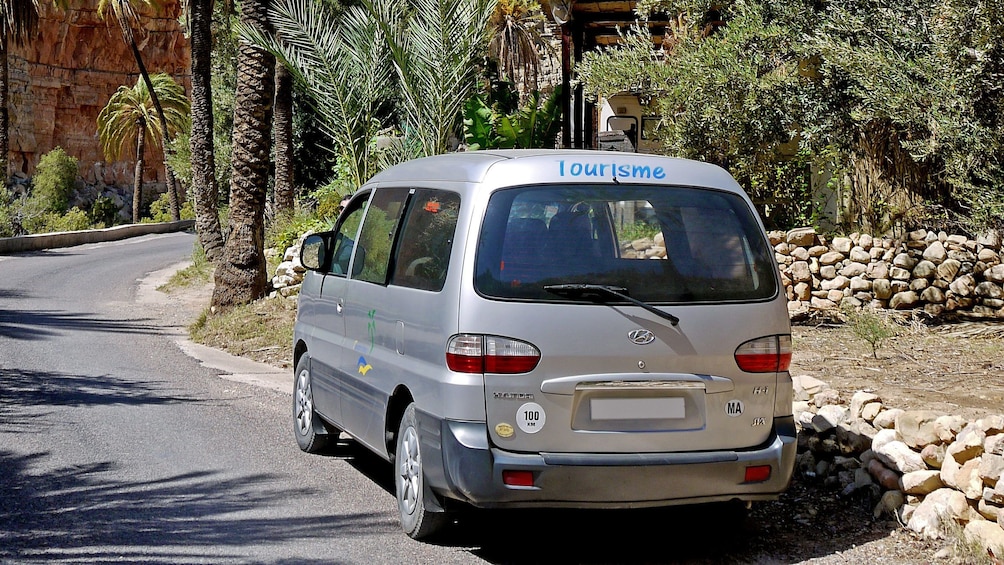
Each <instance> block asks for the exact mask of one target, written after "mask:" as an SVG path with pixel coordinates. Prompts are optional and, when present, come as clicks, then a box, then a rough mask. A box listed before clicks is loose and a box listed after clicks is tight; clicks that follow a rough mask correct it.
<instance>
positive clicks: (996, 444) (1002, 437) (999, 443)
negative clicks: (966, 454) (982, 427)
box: [983, 434, 1004, 455]
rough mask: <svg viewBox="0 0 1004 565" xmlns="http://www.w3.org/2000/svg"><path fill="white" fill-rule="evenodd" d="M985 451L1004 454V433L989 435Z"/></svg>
mask: <svg viewBox="0 0 1004 565" xmlns="http://www.w3.org/2000/svg"><path fill="white" fill-rule="evenodd" d="M983 451H984V452H986V453H990V454H993V455H1004V434H997V435H992V436H988V437H987V440H986V442H985V443H984V444H983Z"/></svg>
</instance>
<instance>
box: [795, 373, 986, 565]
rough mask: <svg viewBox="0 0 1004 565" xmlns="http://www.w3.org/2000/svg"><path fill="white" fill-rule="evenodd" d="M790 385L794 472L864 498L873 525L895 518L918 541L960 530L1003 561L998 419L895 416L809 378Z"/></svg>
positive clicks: (877, 400) (877, 401)
mask: <svg viewBox="0 0 1004 565" xmlns="http://www.w3.org/2000/svg"><path fill="white" fill-rule="evenodd" d="M793 381H794V385H795V386H794V391H795V401H794V405H793V409H794V414H795V421H796V424H797V426H798V428H799V434H798V442H799V456H798V460H797V463H796V465H797V467H796V472H798V473H801V475H802V476H804V477H806V478H807V479H809V480H817V481H821V482H822V483H823V484H824V485H828V486H830V487H831V488H833V489H839V490H840V492H841V495H843V496H852V495H854V494H855V493H859V492H862V491H863V492H865V493H866V495H867V496H871V497H872V498H873V499H874V500H876V501H878V503H877V505H876V506H875V510H874V513H875V516H876V517H878V516H880V515H882V514H883V513H890V514H895V515H896V516H898V517H899V518H900V520H901V521H902V523H903V524H905V525H906V527H907V528H909V529H911V530H913V531H915V532H917V533H918V534H920V535H922V536H925V537H928V538H932V539H937V538H942V537H946V535H947V534H948V533H949V532H952V531H955V527H961V528H962V529H963V531H964V532H965V534H966V535H967V536H968V537H970V538H971V539H974V540H976V541H978V542H979V543H980V544H981V545H982V546H983V547H984V548H986V549H989V550H990V551H992V552H993V554H994V555H997V556H1004V480H1001V479H1002V476H1004V415H993V416H988V417H984V418H980V419H976V420H971V421H967V420H965V419H964V418H962V417H961V416H954V415H950V414H941V413H938V412H933V411H928V410H911V411H904V410H901V409H898V408H894V407H890V406H886V405H885V404H884V403H883V402H882V398H881V397H879V396H878V395H876V394H873V393H870V392H865V391H858V392H856V393H854V394H853V395H852V396H851V397H850V398H849V399H847V398H844V397H842V395H841V393H839V392H838V391H835V390H833V389H831V388H830V387H829V386H828V385H827V384H826V383H824V382H822V381H819V380H817V379H814V378H812V377H809V376H796V377H794V378H793Z"/></svg>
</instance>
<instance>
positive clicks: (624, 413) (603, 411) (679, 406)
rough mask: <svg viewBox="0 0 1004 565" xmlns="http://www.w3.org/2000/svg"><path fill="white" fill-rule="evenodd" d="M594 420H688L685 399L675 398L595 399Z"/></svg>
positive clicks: (592, 413) (590, 405) (591, 407)
mask: <svg viewBox="0 0 1004 565" xmlns="http://www.w3.org/2000/svg"><path fill="white" fill-rule="evenodd" d="M589 410H590V412H591V415H592V419H593V420H667V419H677V418H686V417H687V414H686V409H685V408H684V399H683V398H680V397H675V398H665V397H664V398H593V399H590V401H589Z"/></svg>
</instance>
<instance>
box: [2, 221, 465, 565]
mask: <svg viewBox="0 0 1004 565" xmlns="http://www.w3.org/2000/svg"><path fill="white" fill-rule="evenodd" d="M193 242H194V237H193V236H192V235H190V234H170V235H157V236H144V237H141V238H135V239H130V240H125V241H121V242H115V243H103V244H93V245H85V246H79V247H74V248H68V249H61V250H52V251H45V252H37V253H29V254H22V255H15V256H7V257H0V562H4V563H29V562H47V563H52V562H56V563H103V562H111V561H115V562H127V563H130V562H131V563H408V562H414V563H472V562H482V560H481V559H479V558H478V557H477V556H475V555H474V554H473V553H472V552H471V549H472V548H470V547H467V546H463V545H458V544H449V545H428V544H421V543H418V542H414V541H412V540H411V539H409V538H408V537H407V536H405V535H404V534H403V533H402V532H401V530H400V526H399V525H398V523H397V518H396V514H395V502H394V497H393V495H391V494H390V493H389V492H388V491H387V486H388V485H392V483H390V482H389V481H390V473H391V468H390V466H389V465H388V464H386V463H382V462H381V461H380V460H378V459H376V458H373V457H370V456H367V455H366V454H365V453H362V452H361V451H360V450H359V449H358V448H356V447H355V446H354V445H353V444H351V443H346V444H345V445H342V446H341V447H340V448H339V449H337V450H336V451H335V453H334V454H333V455H332V456H330V457H318V456H309V455H306V454H304V453H301V452H300V451H299V449H298V448H297V447H296V443H295V441H294V439H293V436H292V432H291V430H290V426H291V416H290V414H289V411H290V408H289V407H290V395H289V393H288V392H278V391H274V390H270V389H267V388H262V387H259V386H252V385H247V384H244V383H240V382H234V381H232V380H225V379H221V378H218V376H217V375H218V374H219V371H217V370H213V369H209V368H206V367H204V366H202V365H201V364H200V363H199V362H198V361H197V360H195V359H193V358H191V357H189V356H187V355H186V354H184V353H183V352H182V350H181V349H179V347H178V345H177V344H176V343H175V339H176V337H177V336H178V334H179V333H180V332H181V330H182V328H181V327H177V326H171V325H166V326H165V325H164V324H163V323H162V320H163V319H164V318H165V316H164V314H165V312H162V311H159V310H158V305H156V304H150V303H146V302H143V301H138V300H137V298H138V297H137V293H138V292H139V290H138V288H139V284H138V280H139V279H141V278H143V277H144V276H146V275H147V274H148V273H150V272H153V271H156V270H159V269H163V268H164V267H167V266H169V265H172V264H177V263H179V262H182V261H185V260H186V258H188V257H190V256H191V251H192V245H193ZM168 317H169V316H168ZM289 379H290V382H292V375H291V374H290V377H289ZM290 388H291V387H290Z"/></svg>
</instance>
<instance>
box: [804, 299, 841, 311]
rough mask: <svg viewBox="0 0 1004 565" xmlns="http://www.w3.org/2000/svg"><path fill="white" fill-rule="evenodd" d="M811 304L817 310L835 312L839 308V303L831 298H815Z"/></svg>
mask: <svg viewBox="0 0 1004 565" xmlns="http://www.w3.org/2000/svg"><path fill="white" fill-rule="evenodd" d="M809 303H810V304H811V305H812V307H813V308H815V309H816V310H834V309H836V307H837V303H836V302H834V301H832V300H830V299H829V298H817V297H815V296H813V297H812V300H811V301H810V302H809Z"/></svg>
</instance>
